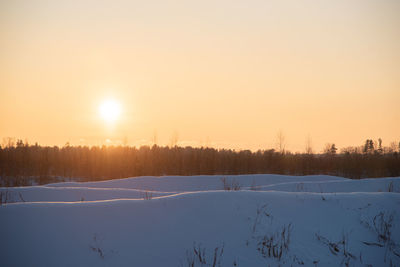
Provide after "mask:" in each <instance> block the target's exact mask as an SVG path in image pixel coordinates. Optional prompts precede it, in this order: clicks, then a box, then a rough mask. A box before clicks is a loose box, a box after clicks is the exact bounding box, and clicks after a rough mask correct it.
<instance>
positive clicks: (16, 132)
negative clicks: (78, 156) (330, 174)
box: [0, 0, 400, 152]
mask: <svg viewBox="0 0 400 267" xmlns="http://www.w3.org/2000/svg"><path fill="white" fill-rule="evenodd" d="M398 14H400V1H397V0H374V1H373V0H336V1H328V0H318V1H317V0H315V1H311V0H304V1H298V0H279V1H269V0H265V1H256V0H255V1H237V0H229V1H225V0H221V1H215V0H202V1H166V0H159V1H156V0H149V1H122V0H114V1H105V0H96V1H95V0H87V1H74V0H71V1H50V0H47V1H44V0H37V1H32V0H15V1H5V0H0V138H6V137H14V138H19V139H23V140H25V139H27V140H28V141H29V142H30V143H34V142H38V143H40V144H42V145H59V146H62V145H64V144H65V143H67V142H69V143H70V144H73V145H103V144H115V145H116V144H129V145H136V146H139V145H151V144H153V143H157V144H158V145H170V144H174V143H177V144H178V145H184V146H185V145H192V146H213V147H216V148H233V149H251V150H257V149H269V148H276V146H277V135H278V133H282V134H283V136H284V137H285V146H286V149H288V150H291V151H304V149H305V146H306V140H307V139H309V140H311V142H312V147H313V149H314V151H316V152H319V151H321V150H322V148H323V147H324V145H325V144H326V143H335V144H336V146H337V147H339V148H343V147H346V146H355V145H361V144H363V143H364V141H365V139H367V138H368V139H374V140H377V139H378V138H382V139H383V145H389V143H390V142H392V141H396V142H399V141H400V105H399V100H400V49H399V47H400V16H399V15H398ZM107 101H114V103H117V105H118V106H119V109H120V112H119V113H118V114H119V115H118V116H117V118H115V120H113V121H107V120H105V119H104V116H102V113H101V112H99V109H101V108H100V107H101V106H102V105H104V104H103V103H104V102H107Z"/></svg>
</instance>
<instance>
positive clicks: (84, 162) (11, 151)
mask: <svg viewBox="0 0 400 267" xmlns="http://www.w3.org/2000/svg"><path fill="white" fill-rule="evenodd" d="M337 150H338V149H337V148H336V146H335V144H327V146H326V148H325V150H324V152H323V153H320V154H313V153H291V152H289V151H276V150H274V149H268V150H258V151H256V152H252V151H250V150H241V151H235V150H231V149H215V148H209V147H201V148H194V147H190V146H188V147H179V146H173V147H171V146H157V145H153V146H151V147H150V146H142V147H139V148H136V147H130V146H93V147H87V146H70V145H68V144H67V145H65V146H63V147H57V146H52V147H50V146H40V145H38V144H35V145H30V144H28V143H27V142H25V143H24V142H23V141H22V140H18V141H17V142H15V143H9V144H5V145H4V144H3V145H2V146H0V176H1V179H0V182H1V184H0V186H18V185H27V184H30V183H31V182H32V181H35V182H36V183H39V184H43V183H48V182H52V181H56V180H57V179H56V178H59V177H62V178H75V179H79V180H81V181H95V180H103V179H115V178H125V177H134V176H161V175H206V174H209V175H212V174H214V175H215V174H218V175H229V174H258V173H274V174H286V175H314V174H327V175H336V176H342V177H348V178H352V179H360V178H368V177H394V176H400V157H399V150H400V144H399V147H395V146H393V145H392V146H391V147H382V141H381V140H380V141H379V142H375V141H372V140H370V139H369V140H366V142H365V144H364V145H362V146H358V147H348V148H343V149H342V150H341V151H340V152H337Z"/></svg>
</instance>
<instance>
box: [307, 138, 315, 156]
mask: <svg viewBox="0 0 400 267" xmlns="http://www.w3.org/2000/svg"><path fill="white" fill-rule="evenodd" d="M312 153H313V149H312V140H311V136H310V135H307V138H306V154H312Z"/></svg>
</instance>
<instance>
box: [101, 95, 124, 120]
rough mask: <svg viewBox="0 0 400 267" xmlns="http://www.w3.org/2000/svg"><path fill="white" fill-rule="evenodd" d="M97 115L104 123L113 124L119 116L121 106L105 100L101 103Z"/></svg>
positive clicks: (113, 101)
mask: <svg viewBox="0 0 400 267" xmlns="http://www.w3.org/2000/svg"><path fill="white" fill-rule="evenodd" d="M99 113H100V116H101V118H102V119H103V120H105V121H106V122H115V121H116V120H117V119H118V118H119V116H120V114H121V105H120V104H119V103H118V102H117V101H115V100H106V101H104V102H103V103H101V105H100V107H99Z"/></svg>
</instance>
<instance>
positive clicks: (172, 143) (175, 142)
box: [170, 131, 179, 147]
mask: <svg viewBox="0 0 400 267" xmlns="http://www.w3.org/2000/svg"><path fill="white" fill-rule="evenodd" d="M178 140H179V135H178V132H177V131H174V133H173V134H172V136H171V140H170V146H171V147H176V146H177V145H178Z"/></svg>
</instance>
